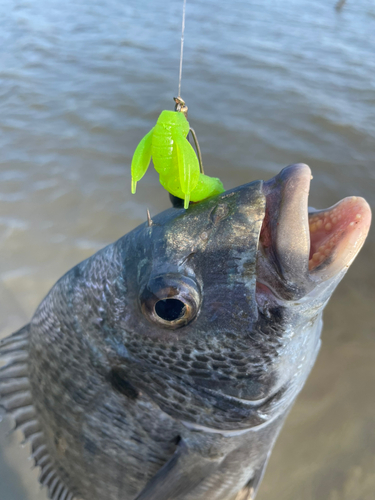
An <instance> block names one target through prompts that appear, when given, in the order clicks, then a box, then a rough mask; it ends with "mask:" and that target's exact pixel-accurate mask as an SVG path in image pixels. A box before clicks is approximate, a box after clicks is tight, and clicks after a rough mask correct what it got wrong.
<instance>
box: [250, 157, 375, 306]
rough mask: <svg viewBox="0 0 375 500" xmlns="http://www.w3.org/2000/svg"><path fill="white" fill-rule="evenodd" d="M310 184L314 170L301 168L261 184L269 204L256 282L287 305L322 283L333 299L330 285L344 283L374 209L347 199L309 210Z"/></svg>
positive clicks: (293, 168) (361, 199)
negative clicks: (326, 206)
mask: <svg viewBox="0 0 375 500" xmlns="http://www.w3.org/2000/svg"><path fill="white" fill-rule="evenodd" d="M311 179H312V176H311V170H310V168H309V167H308V166H307V165H305V164H301V163H300V164H295V165H291V166H289V167H286V168H284V169H283V170H282V171H281V172H280V173H279V174H278V175H277V176H275V177H273V178H272V179H270V180H269V181H267V182H265V183H264V185H263V186H264V187H263V190H264V193H265V195H266V199H267V204H266V215H265V218H264V221H263V227H262V231H261V235H260V245H259V256H258V269H257V274H258V275H257V280H258V283H262V284H263V285H265V286H267V287H269V288H270V289H271V290H272V292H273V293H274V294H275V295H276V296H277V297H279V298H281V299H285V300H297V299H301V298H303V297H307V296H308V295H309V293H310V292H312V291H313V290H314V289H315V288H316V287H317V286H318V285H321V284H323V283H325V285H326V286H321V287H320V290H324V289H326V290H327V291H328V290H329V292H328V293H329V295H330V294H331V293H332V291H333V288H334V287H332V282H334V284H335V285H334V286H336V285H337V284H338V282H339V281H340V280H341V279H342V277H343V276H344V274H345V272H346V271H347V270H348V268H349V266H350V265H351V263H352V262H353V260H354V259H355V257H356V255H357V254H358V252H359V251H360V249H361V248H362V246H363V244H364V242H365V239H366V237H367V234H368V231H369V228H370V223H371V210H370V207H369V205H368V204H367V202H366V201H365V200H364V199H363V198H359V197H355V196H353V197H349V198H345V199H344V200H341V201H340V202H338V203H337V204H335V205H333V206H332V207H331V208H328V209H324V210H315V209H313V208H308V195H309V189H310V181H311ZM323 295H324V294H322V296H323ZM328 298H329V296H328ZM326 299H327V294H325V297H324V300H323V302H324V301H325V300H326Z"/></svg>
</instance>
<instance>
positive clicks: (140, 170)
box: [131, 129, 154, 194]
mask: <svg viewBox="0 0 375 500" xmlns="http://www.w3.org/2000/svg"><path fill="white" fill-rule="evenodd" d="M153 131H154V129H151V130H150V132H149V133H148V134H146V135H145V136H144V137H143V139H142V140H141V142H140V143H139V144H138V146H137V149H136V150H135V152H134V155H133V159H132V166H131V174H132V193H133V194H134V193H135V191H136V188H137V182H138V181H140V180H141V179H142V177H143V176H144V175H145V173H146V171H147V169H148V166H149V164H150V161H151V147H152V133H153Z"/></svg>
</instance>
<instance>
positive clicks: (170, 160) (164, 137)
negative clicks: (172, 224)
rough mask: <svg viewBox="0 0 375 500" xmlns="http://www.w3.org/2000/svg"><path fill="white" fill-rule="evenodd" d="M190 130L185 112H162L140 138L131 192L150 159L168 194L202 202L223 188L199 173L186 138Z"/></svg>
mask: <svg viewBox="0 0 375 500" xmlns="http://www.w3.org/2000/svg"><path fill="white" fill-rule="evenodd" d="M189 130H190V126H189V122H188V121H187V119H186V117H185V115H184V114H183V113H180V112H176V111H162V113H161V114H160V116H159V118H158V121H157V122H156V125H155V127H154V128H153V129H151V130H150V132H149V133H148V134H147V135H146V136H145V137H144V138H143V139H142V140H141V142H140V143H139V144H138V146H137V149H136V150H135V153H134V156H133V160H132V166H131V171H132V193H133V194H134V193H135V190H136V184H137V182H138V181H139V180H141V179H142V177H143V176H144V174H145V173H146V171H147V168H148V166H149V164H150V161H151V158H152V160H153V163H154V167H155V170H156V171H157V172H158V174H159V180H160V184H161V185H162V186H163V187H164V188H165V189H166V190H167V191H168V192H169V193H171V194H173V195H174V196H177V197H178V198H181V199H184V206H185V208H188V206H189V201H202V200H204V199H206V198H209V197H210V196H214V195H215V194H219V193H222V192H223V191H224V187H223V184H222V183H221V181H220V180H219V179H217V178H214V177H209V176H208V175H204V174H202V173H201V172H200V168H199V161H198V158H197V156H196V154H195V151H194V149H193V147H192V146H191V144H190V143H189V141H188V140H187V139H186V137H187V135H188V133H189Z"/></svg>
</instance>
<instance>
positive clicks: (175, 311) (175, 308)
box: [155, 299, 186, 321]
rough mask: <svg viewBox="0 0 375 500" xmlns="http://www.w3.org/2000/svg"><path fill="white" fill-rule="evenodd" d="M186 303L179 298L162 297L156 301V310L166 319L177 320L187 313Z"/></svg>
mask: <svg viewBox="0 0 375 500" xmlns="http://www.w3.org/2000/svg"><path fill="white" fill-rule="evenodd" d="M185 309H186V307H185V304H184V303H183V302H182V301H181V300H178V299H162V300H159V301H158V302H156V304H155V312H156V314H157V315H158V316H159V317H160V318H161V319H163V320H164V321H175V320H176V319H179V318H181V317H182V316H183V315H184V314H185Z"/></svg>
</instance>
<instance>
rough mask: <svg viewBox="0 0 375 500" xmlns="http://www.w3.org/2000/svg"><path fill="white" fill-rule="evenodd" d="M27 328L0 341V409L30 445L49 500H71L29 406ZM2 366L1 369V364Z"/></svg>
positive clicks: (35, 415) (70, 492) (71, 493)
mask: <svg viewBox="0 0 375 500" xmlns="http://www.w3.org/2000/svg"><path fill="white" fill-rule="evenodd" d="M28 347H29V325H26V326H24V327H23V328H21V330H19V331H18V332H16V333H14V334H13V335H10V336H9V337H6V338H5V339H3V340H0V406H2V407H3V408H4V409H5V411H6V413H7V414H8V415H10V416H11V418H12V419H13V421H14V423H15V425H14V430H15V429H20V430H21V431H22V432H23V435H24V436H25V441H28V442H30V443H31V451H32V458H33V459H34V462H35V465H36V466H38V467H40V470H41V473H40V477H39V481H40V483H41V484H42V485H43V486H45V487H46V488H47V489H48V496H49V498H50V499H51V500H73V499H74V498H75V494H74V493H73V492H72V491H71V490H70V489H69V488H68V486H67V485H66V484H65V482H64V481H63V479H62V478H61V476H60V474H59V473H58V472H57V471H58V468H57V467H56V466H55V464H54V462H53V460H52V459H51V457H50V456H49V453H48V449H47V445H46V443H45V439H44V435H43V430H42V427H41V425H40V424H39V422H38V419H37V414H36V411H35V408H34V406H33V404H32V394H31V386H30V381H29V378H28ZM3 361H5V364H3V366H1V364H2V362H3Z"/></svg>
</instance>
